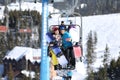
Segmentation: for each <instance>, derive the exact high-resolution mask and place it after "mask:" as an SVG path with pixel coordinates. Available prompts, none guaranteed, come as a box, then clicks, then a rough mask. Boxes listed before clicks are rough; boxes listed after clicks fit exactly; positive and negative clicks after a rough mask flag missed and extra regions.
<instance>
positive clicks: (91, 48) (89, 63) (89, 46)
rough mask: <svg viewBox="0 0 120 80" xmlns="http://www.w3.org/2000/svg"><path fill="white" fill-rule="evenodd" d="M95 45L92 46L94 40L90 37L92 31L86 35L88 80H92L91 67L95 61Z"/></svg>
mask: <svg viewBox="0 0 120 80" xmlns="http://www.w3.org/2000/svg"><path fill="white" fill-rule="evenodd" d="M94 50H95V44H94V38H93V35H92V31H90V33H89V34H88V40H87V54H86V58H87V73H88V78H89V79H88V80H94V74H93V68H92V65H93V63H94V61H95V59H96V53H95V51H94Z"/></svg>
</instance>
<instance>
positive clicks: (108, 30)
mask: <svg viewBox="0 0 120 80" xmlns="http://www.w3.org/2000/svg"><path fill="white" fill-rule="evenodd" d="M24 4H26V6H25V5H23V6H22V7H24V8H25V7H27V8H28V7H29V8H31V9H36V10H40V8H39V7H40V6H39V7H38V6H36V7H33V6H32V7H30V5H31V4H34V3H31V4H28V3H24ZM36 5H37V4H36ZM10 8H11V7H10ZM12 8H15V7H12ZM80 19H81V18H80V17H74V18H56V17H55V16H53V18H52V19H49V25H53V24H55V25H56V24H60V21H61V20H64V21H65V23H66V24H67V21H68V20H73V22H74V23H76V24H78V25H81V21H80ZM119 21H120V13H118V14H108V15H97V16H85V17H82V28H83V52H84V53H83V56H85V54H86V41H87V36H88V33H89V32H90V31H91V30H92V31H93V32H96V33H97V38H98V43H97V46H96V50H95V51H96V53H97V59H96V61H95V62H94V64H93V68H94V70H95V71H97V69H98V68H99V67H100V66H102V62H101V60H102V58H101V56H102V55H103V54H104V50H105V47H106V44H108V47H109V49H110V57H109V59H110V60H111V59H117V57H118V56H119V52H120V36H119V34H120V22H119ZM86 76H87V74H86V63H85V62H84V61H83V62H77V64H76V69H75V70H74V71H73V77H72V80H84V78H85V77H86Z"/></svg>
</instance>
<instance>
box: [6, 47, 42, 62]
mask: <svg viewBox="0 0 120 80" xmlns="http://www.w3.org/2000/svg"><path fill="white" fill-rule="evenodd" d="M23 56H25V58H26V59H27V60H30V61H31V62H33V63H34V62H35V61H37V62H40V57H41V49H33V48H29V47H19V46H16V47H15V48H13V50H11V51H10V52H9V53H8V54H7V55H6V56H5V57H4V58H7V59H15V60H17V61H18V60H19V59H21V58H23Z"/></svg>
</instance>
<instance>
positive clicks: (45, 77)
mask: <svg viewBox="0 0 120 80" xmlns="http://www.w3.org/2000/svg"><path fill="white" fill-rule="evenodd" d="M47 26H48V0H42V33H41V64H40V80H50V77H49V72H50V71H49V60H48V55H47V40H46V37H45V36H46V33H47Z"/></svg>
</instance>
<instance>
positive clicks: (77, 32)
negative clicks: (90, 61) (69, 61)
mask: <svg viewBox="0 0 120 80" xmlns="http://www.w3.org/2000/svg"><path fill="white" fill-rule="evenodd" d="M51 15H52V14H51ZM62 15H65V16H64V17H62V18H61V16H59V17H58V19H56V20H58V21H57V22H58V24H49V31H50V32H53V28H54V27H58V28H59V26H61V22H62V21H64V22H65V23H64V25H65V26H66V30H67V31H69V33H70V34H71V37H72V42H73V46H80V49H81V56H80V57H79V58H80V61H82V59H83V47H82V16H81V15H80V14H79V13H76V12H74V13H72V14H69V15H66V14H65V13H63V14H62ZM70 16H73V17H70ZM76 16H77V17H78V18H79V20H80V24H78V23H77V20H78V19H77V18H76ZM69 26H71V27H72V28H71V29H69ZM77 36H78V38H77ZM77 60H78V59H77Z"/></svg>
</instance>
